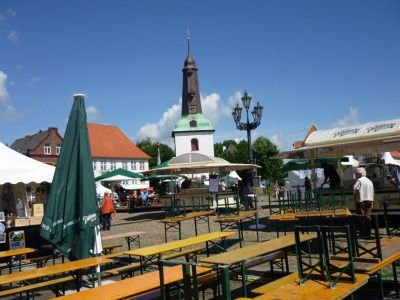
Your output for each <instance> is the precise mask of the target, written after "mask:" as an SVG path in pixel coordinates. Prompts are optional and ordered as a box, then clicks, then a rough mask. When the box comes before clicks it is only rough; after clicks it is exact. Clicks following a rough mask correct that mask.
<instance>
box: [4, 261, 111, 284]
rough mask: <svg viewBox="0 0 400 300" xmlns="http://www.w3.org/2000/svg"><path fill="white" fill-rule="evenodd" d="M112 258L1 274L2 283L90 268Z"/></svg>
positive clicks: (72, 262)
mask: <svg viewBox="0 0 400 300" xmlns="http://www.w3.org/2000/svg"><path fill="white" fill-rule="evenodd" d="M111 262H112V260H111V259H109V258H104V257H101V256H100V257H91V258H85V259H81V260H75V261H70V262H66V263H63V264H57V265H51V266H47V267H43V268H38V269H32V270H26V271H23V272H18V273H12V274H5V275H1V276H0V285H2V284H8V283H12V282H16V281H23V280H29V279H34V278H41V277H45V276H50V275H55V274H59V273H63V272H70V271H75V270H80V269H84V268H90V267H94V266H97V265H104V264H107V263H111Z"/></svg>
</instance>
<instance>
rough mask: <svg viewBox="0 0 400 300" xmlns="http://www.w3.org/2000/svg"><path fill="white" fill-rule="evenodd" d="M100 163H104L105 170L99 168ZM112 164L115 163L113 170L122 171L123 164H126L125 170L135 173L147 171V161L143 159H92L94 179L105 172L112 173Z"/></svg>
mask: <svg viewBox="0 0 400 300" xmlns="http://www.w3.org/2000/svg"><path fill="white" fill-rule="evenodd" d="M102 162H104V163H105V170H103V169H102V168H101V166H102ZM112 162H115V169H124V163H123V162H127V164H126V166H127V168H126V169H127V170H128V171H131V172H135V173H141V172H143V171H146V170H148V169H149V162H148V160H143V159H124V160H122V159H109V158H104V159H101V158H93V172H94V177H97V176H100V175H101V174H104V173H105V172H109V171H112Z"/></svg>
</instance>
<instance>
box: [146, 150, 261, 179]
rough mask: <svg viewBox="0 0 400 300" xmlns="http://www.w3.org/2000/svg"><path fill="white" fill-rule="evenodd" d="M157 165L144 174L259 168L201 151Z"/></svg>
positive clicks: (217, 171) (182, 155)
mask: <svg viewBox="0 0 400 300" xmlns="http://www.w3.org/2000/svg"><path fill="white" fill-rule="evenodd" d="M161 165H162V166H160V165H159V166H156V167H154V168H153V169H151V170H148V171H144V172H143V174H195V173H212V172H215V173H219V172H228V171H233V170H235V171H239V170H251V169H254V168H258V166H257V165H253V164H233V163H230V162H228V161H226V160H224V159H222V158H219V157H212V156H209V155H205V154H201V153H195V152H193V153H192V152H190V153H184V154H181V155H179V156H177V157H174V158H172V159H171V160H169V161H168V162H164V163H162V164H161Z"/></svg>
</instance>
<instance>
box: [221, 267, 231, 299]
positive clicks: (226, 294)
mask: <svg viewBox="0 0 400 300" xmlns="http://www.w3.org/2000/svg"><path fill="white" fill-rule="evenodd" d="M220 271H221V272H222V297H223V299H225V300H231V299H232V296H231V284H230V282H229V269H228V268H227V267H222V268H221V269H220Z"/></svg>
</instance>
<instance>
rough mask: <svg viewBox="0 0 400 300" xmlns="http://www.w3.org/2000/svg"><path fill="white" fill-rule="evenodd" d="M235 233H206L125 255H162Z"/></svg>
mask: <svg viewBox="0 0 400 300" xmlns="http://www.w3.org/2000/svg"><path fill="white" fill-rule="evenodd" d="M234 234H235V232H232V231H226V232H211V233H206V234H202V235H198V236H194V237H190V238H186V239H182V240H177V241H172V242H168V243H163V244H158V245H153V246H148V247H143V248H139V249H134V250H130V251H127V252H125V254H128V255H137V256H153V255H157V254H162V253H164V252H168V251H171V250H176V249H179V248H184V247H188V246H192V245H195V244H200V243H205V242H209V241H212V240H216V239H221V238H226V237H228V236H231V235H234Z"/></svg>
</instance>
